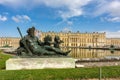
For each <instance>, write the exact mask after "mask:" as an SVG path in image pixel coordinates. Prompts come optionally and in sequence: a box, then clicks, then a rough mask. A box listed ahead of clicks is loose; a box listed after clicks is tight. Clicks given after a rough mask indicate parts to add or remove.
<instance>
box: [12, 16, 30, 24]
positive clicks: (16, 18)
mask: <svg viewBox="0 0 120 80" xmlns="http://www.w3.org/2000/svg"><path fill="white" fill-rule="evenodd" d="M12 20H13V21H15V22H17V23H19V22H24V21H31V19H30V17H29V16H27V15H16V16H12Z"/></svg>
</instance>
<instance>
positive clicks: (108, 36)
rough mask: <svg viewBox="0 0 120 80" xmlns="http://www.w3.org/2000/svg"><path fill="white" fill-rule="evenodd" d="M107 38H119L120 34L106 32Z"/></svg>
mask: <svg viewBox="0 0 120 80" xmlns="http://www.w3.org/2000/svg"><path fill="white" fill-rule="evenodd" d="M106 37H107V38H120V32H119V31H117V32H106Z"/></svg>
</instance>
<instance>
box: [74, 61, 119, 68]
mask: <svg viewBox="0 0 120 80" xmlns="http://www.w3.org/2000/svg"><path fill="white" fill-rule="evenodd" d="M118 65H120V61H103V62H102V61H100V62H99V61H92V62H90V61H88V62H87V61H86V62H79V63H78V62H77V63H76V67H101V66H118Z"/></svg>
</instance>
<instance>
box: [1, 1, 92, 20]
mask: <svg viewBox="0 0 120 80" xmlns="http://www.w3.org/2000/svg"><path fill="white" fill-rule="evenodd" d="M90 1H92V0H74V1H73V0H62V1H61V0H0V4H2V5H5V6H10V7H13V8H17V7H23V8H30V7H36V6H39V5H41V4H43V5H45V6H48V7H52V8H58V13H59V15H60V17H61V18H62V19H68V18H71V17H75V16H81V15H82V14H83V13H84V10H83V9H82V7H83V6H86V5H87V4H88V3H89V2H90Z"/></svg>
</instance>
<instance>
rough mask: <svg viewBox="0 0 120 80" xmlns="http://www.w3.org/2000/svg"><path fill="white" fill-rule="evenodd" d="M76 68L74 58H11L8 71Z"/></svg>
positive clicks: (7, 66) (8, 61)
mask: <svg viewBox="0 0 120 80" xmlns="http://www.w3.org/2000/svg"><path fill="white" fill-rule="evenodd" d="M44 68H75V61H74V59H73V58H62V57H61V58H10V59H9V60H7V61H6V70H22V69H44Z"/></svg>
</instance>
